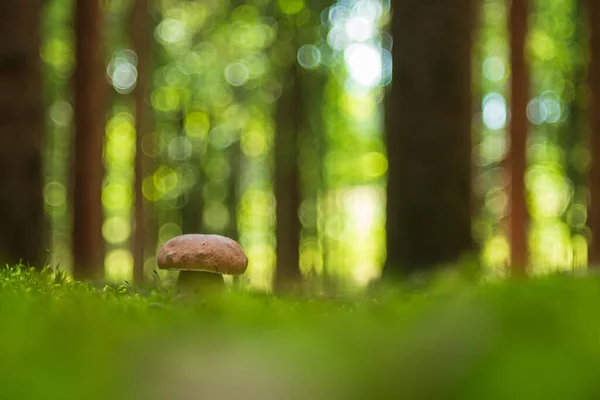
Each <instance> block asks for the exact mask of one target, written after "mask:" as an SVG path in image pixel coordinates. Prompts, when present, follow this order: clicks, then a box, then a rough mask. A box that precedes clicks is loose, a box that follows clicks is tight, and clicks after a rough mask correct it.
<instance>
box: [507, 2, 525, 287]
mask: <svg viewBox="0 0 600 400" xmlns="http://www.w3.org/2000/svg"><path fill="white" fill-rule="evenodd" d="M527 16H528V7H527V1H513V2H512V6H511V7H510V21H509V25H510V26H509V31H510V51H511V53H510V55H511V71H512V79H511V97H510V112H511V120H510V125H509V129H510V152H509V155H508V158H507V164H508V171H509V174H510V188H509V193H510V215H509V220H508V239H509V243H510V253H511V257H510V265H511V269H510V271H511V275H512V276H524V275H527V263H528V261H527V260H528V254H529V250H528V247H527V223H528V215H527V204H526V202H525V168H526V150H527V149H526V147H527V126H528V122H527V102H528V101H529V73H528V69H527V63H526V61H525V37H526V35H527Z"/></svg>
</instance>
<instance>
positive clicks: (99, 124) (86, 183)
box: [73, 0, 106, 279]
mask: <svg viewBox="0 0 600 400" xmlns="http://www.w3.org/2000/svg"><path fill="white" fill-rule="evenodd" d="M102 25H103V24H102V12H101V8H100V1H97V0H77V5H76V13H75V34H76V38H77V44H76V53H77V55H76V61H77V69H76V71H75V148H74V163H73V170H74V175H75V182H74V199H73V274H74V276H75V278H76V279H97V278H101V277H102V276H103V264H104V241H103V238H102V221H103V215H102V200H101V194H102V178H103V175H104V168H103V161H102V147H103V135H104V125H105V94H106V92H105V90H106V81H105V78H104V74H105V71H104V58H103V51H102V50H103V46H102V40H101V38H102V34H101V32H102V31H103V29H102Z"/></svg>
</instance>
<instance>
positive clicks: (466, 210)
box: [383, 0, 474, 278]
mask: <svg viewBox="0 0 600 400" xmlns="http://www.w3.org/2000/svg"><path fill="white" fill-rule="evenodd" d="M392 6H393V20H392V36H393V43H394V45H393V48H392V58H393V63H394V64H393V65H394V68H393V82H392V86H391V89H390V91H389V95H388V100H387V104H386V107H387V110H386V114H387V147H388V159H389V169H388V174H389V175H388V189H387V195H388V200H387V225H386V229H387V261H386V268H385V269H384V272H383V274H384V277H388V278H396V277H401V276H403V275H407V274H411V273H414V272H420V271H427V270H430V269H432V268H434V267H435V266H437V265H439V264H443V263H446V262H452V261H455V260H457V259H458V258H459V257H460V256H461V255H462V254H463V253H465V252H468V251H470V250H471V249H472V246H473V242H472V238H471V110H472V104H471V90H472V86H471V34H472V24H473V22H472V21H473V8H474V4H473V2H472V0H457V1H452V2H449V1H445V0H426V1H423V0H397V1H394V2H393V3H392Z"/></svg>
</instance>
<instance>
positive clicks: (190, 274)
mask: <svg viewBox="0 0 600 400" xmlns="http://www.w3.org/2000/svg"><path fill="white" fill-rule="evenodd" d="M177 288H178V289H179V291H180V292H181V293H184V294H194V293H199V294H202V293H206V292H208V291H217V290H223V289H224V288H225V281H224V280H223V276H222V275H221V274H216V273H212V272H206V271H180V272H179V278H178V279H177Z"/></svg>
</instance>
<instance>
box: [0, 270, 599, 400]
mask: <svg viewBox="0 0 600 400" xmlns="http://www.w3.org/2000/svg"><path fill="white" fill-rule="evenodd" d="M0 372H1V374H0V377H1V378H0V398H2V399H144V400H146V399H150V400H151V399H173V400H178V399H245V400H251V399H267V400H270V399H286V400H287V399H310V400H317V399H385V398H390V399H400V398H402V399H412V400H415V399H473V400H475V399H477V400H479V399H487V400H489V399H498V400H500V399H502V400H504V399H526V398H527V399H532V398H535V399H545V400H547V399H557V400H558V399H560V400H564V399H569V400H573V399H595V398H600V385H599V384H598V382H599V378H600V278H597V277H587V278H578V277H551V278H540V279H535V280H531V281H527V282H511V283H507V282H505V283H499V284H498V283H497V284H479V285H475V284H467V283H465V284H462V283H459V282H452V283H451V284H445V285H437V286H435V287H432V288H431V289H427V290H425V291H422V292H419V293H399V292H389V293H385V294H380V295H379V296H378V297H377V298H363V299H360V300H352V301H350V300H335V301H332V300H322V299H321V300H319V299H314V300H308V299H304V300H291V299H278V298H276V297H273V296H267V295H257V294H250V293H234V292H230V293H225V294H221V295H218V296H213V297H211V298H206V299H203V300H197V301H190V300H189V299H188V300H187V301H185V302H182V301H180V300H177V299H174V298H173V296H171V295H170V294H169V292H168V291H163V290H147V291H146V292H143V293H140V292H135V291H132V290H131V289H129V288H127V287H125V286H107V287H105V288H100V289H98V288H94V287H92V286H89V285H86V284H82V283H77V282H72V281H68V280H65V279H64V277H63V276H62V275H60V274H54V273H52V272H51V271H45V272H43V273H35V272H32V271H29V270H25V269H21V268H8V269H6V270H4V271H3V272H0Z"/></svg>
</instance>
